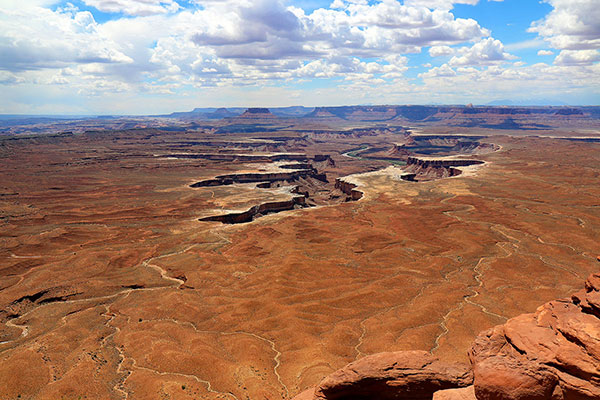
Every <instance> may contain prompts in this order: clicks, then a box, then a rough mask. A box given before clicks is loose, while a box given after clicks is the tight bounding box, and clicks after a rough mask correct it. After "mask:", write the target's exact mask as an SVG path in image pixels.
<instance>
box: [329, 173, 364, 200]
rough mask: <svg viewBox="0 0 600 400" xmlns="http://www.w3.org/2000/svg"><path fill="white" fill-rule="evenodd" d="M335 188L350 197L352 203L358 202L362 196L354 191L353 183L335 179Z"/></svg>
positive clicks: (359, 192)
mask: <svg viewBox="0 0 600 400" xmlns="http://www.w3.org/2000/svg"><path fill="white" fill-rule="evenodd" d="M335 187H336V189H340V190H341V191H342V192H344V193H346V194H347V195H348V196H350V200H353V201H355V200H359V199H360V198H362V196H363V192H361V191H360V190H356V185H355V184H354V183H350V182H346V181H344V180H343V179H339V178H338V179H336V180H335Z"/></svg>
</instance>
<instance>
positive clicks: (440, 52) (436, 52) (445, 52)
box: [429, 46, 454, 57]
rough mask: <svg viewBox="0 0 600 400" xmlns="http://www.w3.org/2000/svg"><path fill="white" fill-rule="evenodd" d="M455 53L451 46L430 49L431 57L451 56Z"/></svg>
mask: <svg viewBox="0 0 600 400" xmlns="http://www.w3.org/2000/svg"><path fill="white" fill-rule="evenodd" d="M453 53H454V50H453V49H452V47H449V46H432V47H431V48H430V49H429V55H430V56H431V57H440V56H449V55H450V54H453Z"/></svg>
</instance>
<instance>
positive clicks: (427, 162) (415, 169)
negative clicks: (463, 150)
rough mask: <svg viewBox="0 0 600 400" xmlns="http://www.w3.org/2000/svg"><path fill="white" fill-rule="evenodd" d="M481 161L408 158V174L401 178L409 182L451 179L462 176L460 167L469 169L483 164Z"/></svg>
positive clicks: (406, 168)
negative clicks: (471, 166)
mask: <svg viewBox="0 0 600 400" xmlns="http://www.w3.org/2000/svg"><path fill="white" fill-rule="evenodd" d="M483 163H484V162H483V161H479V160H458V159H433V158H418V157H408V159H407V161H406V167H405V168H404V171H405V172H406V173H405V174H404V175H402V176H401V178H402V179H403V180H407V181H415V182H416V181H425V180H431V179H439V178H449V177H451V176H456V175H460V174H461V173H462V172H461V170H460V169H458V167H468V166H470V165H479V164H483Z"/></svg>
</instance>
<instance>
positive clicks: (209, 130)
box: [0, 106, 600, 400]
mask: <svg viewBox="0 0 600 400" xmlns="http://www.w3.org/2000/svg"><path fill="white" fill-rule="evenodd" d="M577 110H579V112H578V111H577ZM594 110H595V108H593V107H589V108H573V109H571V108H563V107H558V108H557V107H548V108H504V107H497V108H496V107H485V108H481V107H474V108H471V107H463V106H431V107H430V106H377V107H376V106H356V107H323V108H319V109H304V108H290V109H285V110H284V109H281V110H278V109H269V110H268V112H265V110H262V109H261V110H260V111H257V110H248V113H247V114H251V115H246V116H244V117H241V115H243V114H244V112H245V109H241V110H237V109H234V110H229V109H228V110H217V109H211V110H208V111H207V112H206V113H204V112H203V111H202V110H199V111H196V112H192V113H181V114H179V115H175V116H168V117H167V116H160V117H152V118H150V117H148V119H143V118H141V117H140V118H139V119H136V122H135V124H133V123H132V125H129V122H126V121H125V119H123V120H118V121H120V122H117V120H112V119H111V120H108V121H107V122H106V124H105V125H102V124H101V123H100V122H99V121H96V120H93V121H85V122H82V123H80V124H78V123H77V122H75V121H72V122H69V123H67V122H61V123H60V124H58V123H57V124H55V125H52V127H50V125H44V124H42V125H39V126H38V127H39V128H40V130H39V131H38V130H31V131H26V129H25V128H24V127H23V126H21V127H19V128H18V129H17V128H14V129H15V131H14V132H9V133H10V134H5V135H3V136H0V163H1V164H2V167H3V168H2V173H0V225H1V226H2V229H0V242H1V243H2V246H0V260H1V262H0V276H1V277H2V278H1V279H0V382H2V384H0V398H2V399H58V398H68V399H70V398H78V397H81V398H86V397H87V398H102V399H124V398H131V399H154V398H156V399H159V398H160V399H167V398H171V399H198V398H202V399H240V400H241V399H261V398H267V399H291V398H293V397H294V396H296V395H298V394H300V393H303V394H302V396H304V397H303V399H309V398H312V396H314V395H315V393H316V392H315V390H314V388H315V387H321V385H323V386H322V390H321V392H319V394H318V396H321V398H335V397H327V396H337V395H335V394H334V393H342V394H343V393H345V392H344V390H346V389H344V390H341V391H338V389H339V387H338V386H336V385H337V383H336V382H339V381H340V380H341V379H345V381H344V382H347V385H350V386H347V387H351V389H352V390H354V389H353V388H356V387H355V386H352V385H354V383H352V382H358V381H356V380H354V381H353V380H352V379H354V378H356V376H354V378H353V377H352V376H351V375H352V373H351V369H352V368H354V369H355V370H357V371H359V372H360V373H361V374H363V375H361V376H363V377H368V376H370V374H379V375H378V376H387V377H390V376H392V375H390V374H392V372H393V373H394V374H396V375H393V376H395V378H393V379H396V381H397V382H400V381H402V382H404V383H403V385H404V387H406V388H412V389H410V390H411V391H413V392H414V393H417V392H418V393H420V394H415V397H418V396H421V398H431V397H432V396H434V393H435V398H436V399H438V400H442V399H453V398H454V399H457V398H465V399H472V398H473V396H477V398H507V399H508V398H511V397H510V396H512V395H514V393H517V392H515V391H513V392H511V393H512V394H511V393H508V394H507V393H504V394H499V395H496V394H494V393H498V392H497V391H498V390H500V389H501V388H499V387H498V385H496V384H495V383H494V377H498V376H501V375H499V372H498V373H496V372H494V371H502V374H504V375H502V378H499V379H504V380H506V379H509V378H510V379H514V380H515V382H517V381H519V382H520V381H521V379H522V377H520V376H517V375H515V373H516V372H515V371H520V369H518V368H513V367H514V366H519V368H520V367H523V368H525V369H524V370H525V371H529V372H527V373H526V375H527V376H533V377H539V378H540V380H541V382H542V387H543V390H542V391H541V392H540V393H543V396H545V395H546V394H547V393H551V394H552V396H554V397H553V398H556V399H559V398H561V397H560V396H561V395H562V396H563V400H564V399H569V398H577V396H580V397H579V398H586V397H585V396H588V398H589V396H591V395H595V392H594V390H597V386H598V382H597V375H598V373H597V352H596V350H597V349H596V345H597V344H596V342H595V340H596V339H597V336H594V335H596V333H594V332H595V331H594V330H593V329H596V327H597V323H598V322H597V318H598V315H597V298H596V297H597V293H598V284H597V279H598V278H597V275H593V274H597V272H598V261H597V257H598V245H597V244H598V243H599V242H600V230H598V228H597V227H598V226H599V224H600V209H599V204H598V198H600V188H599V186H598V179H599V177H600V133H599V132H600V130H599V129H600V126H599V125H598V121H599V120H598V117H597V114H595V111H594ZM311 113H312V115H311ZM204 114H211V115H210V116H205V115H204ZM474 118H477V119H478V120H477V121H475V120H474ZM507 118H512V120H513V122H514V124H509V123H508V122H506V119H507ZM127 121H131V120H130V119H128V120H127ZM475 122H476V123H475ZM505 122H506V123H505ZM94 124H97V125H94ZM515 124H516V125H515ZM142 125H145V126H142ZM509 125H510V126H509ZM542 125H543V126H542ZM36 126H37V125H36ZM90 126H94V128H93V129H90ZM67 127H68V129H67ZM534 128H535V129H534ZM11 129H12V128H11ZM21 130H23V131H21ZM17 131H18V132H17ZM590 275H592V277H591V278H589V279H588V283H587V284H586V289H584V290H583V291H581V290H580V288H581V285H582V282H584V281H585V280H586V277H588V276H590ZM576 290H580V291H579V292H575V291H576ZM574 292H575V294H574V295H573V293H574ZM568 296H571V297H570V298H568ZM565 298H566V299H567V300H555V299H565ZM541 304H543V306H542V307H541V308H540V305H541ZM523 332H533V333H532V335H533V334H535V336H531V335H530V334H529V333H523ZM539 338H543V340H544V342H543V343H544V346H545V347H544V346H541V347H540V346H538V345H537V344H536V343H538V342H536V340H538V339H539ZM550 338H552V340H550ZM594 338H596V339H594ZM563 344H564V345H565V346H567V347H565V346H563ZM574 345H575V346H576V347H573V346H574ZM542 347H543V348H542ZM544 349H546V350H544ZM563 349H564V350H563ZM581 349H585V351H583V350H581ZM565 352H566V353H565ZM573 355H576V356H577V357H576V359H574V358H570V357H572V356H573ZM567 356H568V357H567ZM590 357H591V358H590ZM594 357H596V358H594ZM398 360H400V361H402V363H404V364H402V363H399V361H398ZM571 360H575V361H572V362H571ZM394 363H396V364H394ZM595 363H596V364H595ZM348 364H350V365H352V367H351V368H350V369H348V368H346V367H345V366H347V365H348ZM394 365H395V366H394ZM401 365H405V366H406V368H400V367H399V366H401ZM594 368H596V369H594ZM23 371H27V373H23ZM340 371H341V372H340ZM361 371H362V372H361ZM403 371H404V372H403ZM490 371H492V372H491V373H490ZM441 372H443V373H444V374H445V375H444V376H445V378H444V379H438V381H437V382H438V383H436V384H435V385H434V386H431V387H432V388H433V389H435V391H434V390H433V389H431V390H429V391H425V392H420V390H422V388H423V385H425V384H426V383H427V382H430V380H431V379H432V377H435V376H438V375H436V374H439V373H441ZM400 373H405V375H402V376H403V378H398V377H399V376H400V375H398V374H400ZM511 373H512V375H511ZM386 374H388V375H386ZM409 375H410V379H409V378H408V377H409ZM328 377H329V378H328ZM415 377H416V378H418V379H417V381H418V382H421V383H423V385H421V384H418V385H417V386H419V385H420V386H419V388H421V389H418V390H417V389H415V387H414V386H411V385H412V383H411V382H414V380H411V379H413V378H415ZM416 378H415V379H416ZM505 378H506V379H505ZM365 379H367V380H368V378H365ZM382 379H383V378H382ZM382 379H379V378H377V379H376V380H371V381H369V382H370V383H369V384H370V385H371V384H372V385H374V386H372V387H371V389H368V390H366V392H364V393H366V394H364V396H369V393H370V391H372V390H377V391H381V390H382V388H383V387H387V386H389V385H387V384H386V383H385V382H386V381H385V379H388V378H385V379H383V380H382ZM419 379H420V380H419ZM523 379H525V378H523ZM527 379H528V378H527ZM536 379H537V378H536ZM586 380H587V381H589V382H592V383H591V385H592V386H589V385H588V386H586V384H587V383H586ZM486 382H487V383H486ZM528 382H529V381H528ZM325 383H327V384H326V385H325ZM378 385H379V386H378ZM382 385H383V386H382ZM398 385H400V384H399V383H398ZM544 385H545V386H544ZM594 385H595V386H594ZM461 386H463V387H462V388H461ZM345 387H346V386H345ZM347 387H346V388H347ZM557 387H558V388H559V389H560V390H559V389H557ZM311 388H312V389H311ZM373 388H375V389H373ZM307 390H308V391H307ZM352 390H351V391H350V392H352ZM361 390H362V389H361ZM440 391H444V392H443V393H442V392H440ZM548 391H550V392H548ZM381 393H383V392H381ZM536 393H537V392H536ZM340 396H341V395H340ZM390 396H394V394H393V393H391V394H390ZM427 396H429V397H427ZM440 396H443V397H440ZM452 396H454V397H452ZM456 396H462V397H456ZM494 396H497V397H494ZM498 396H499V397H498ZM391 398H393V397H391ZM512 398H516V397H512ZM541 398H543V397H541ZM592 398H593V397H592Z"/></svg>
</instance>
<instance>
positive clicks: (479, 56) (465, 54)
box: [449, 37, 515, 66]
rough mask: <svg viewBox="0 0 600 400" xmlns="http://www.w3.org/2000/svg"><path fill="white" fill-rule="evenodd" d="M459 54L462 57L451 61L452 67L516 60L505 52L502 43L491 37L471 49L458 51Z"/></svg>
mask: <svg viewBox="0 0 600 400" xmlns="http://www.w3.org/2000/svg"><path fill="white" fill-rule="evenodd" d="M457 52H458V53H459V54H460V56H454V57H452V59H450V62H449V64H450V65H451V66H465V65H491V64H497V63H499V62H502V61H507V60H512V59H514V58H515V57H514V56H512V55H511V54H508V53H506V52H505V51H504V45H503V44H502V42H501V41H499V40H497V39H494V38H491V37H490V38H486V39H483V40H481V41H479V42H477V43H475V44H474V45H473V46H471V47H469V48H466V47H463V48H460V49H457Z"/></svg>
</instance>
